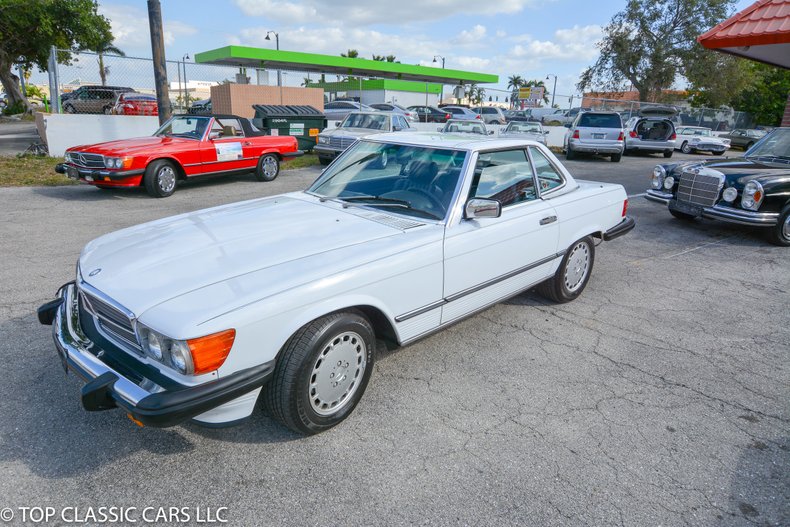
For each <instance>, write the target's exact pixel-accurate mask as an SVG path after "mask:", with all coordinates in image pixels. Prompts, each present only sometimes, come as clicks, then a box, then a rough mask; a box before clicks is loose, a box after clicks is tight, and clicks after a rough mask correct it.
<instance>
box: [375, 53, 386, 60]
mask: <svg viewBox="0 0 790 527" xmlns="http://www.w3.org/2000/svg"><path fill="white" fill-rule="evenodd" d="M373 60H377V61H379V62H384V55H376V54H375V53H374V54H373Z"/></svg>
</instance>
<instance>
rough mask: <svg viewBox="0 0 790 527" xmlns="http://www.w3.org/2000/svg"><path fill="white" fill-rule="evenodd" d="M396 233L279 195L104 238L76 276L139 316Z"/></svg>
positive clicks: (87, 255)
mask: <svg viewBox="0 0 790 527" xmlns="http://www.w3.org/2000/svg"><path fill="white" fill-rule="evenodd" d="M402 232H403V231H402V230H400V229H396V228H394V227H390V226H387V225H383V224H381V223H377V222H375V221H371V220H369V219H365V218H362V217H360V216H359V215H355V214H350V213H348V212H346V211H343V210H339V209H336V208H334V207H331V206H329V204H327V205H323V204H320V203H318V202H313V201H307V200H305V199H299V198H298V197H297V196H295V195H283V196H275V197H271V198H265V199H259V200H253V201H245V202H241V203H236V204H231V205H226V206H222V207H217V208H213V209H206V210H201V211H196V212H192V213H189V214H182V215H179V216H174V217H171V218H165V219H162V220H158V221H154V222H151V223H145V224H142V225H138V226H136V227H131V228H128V229H123V230H120V231H117V232H114V233H111V234H107V235H105V236H102V237H100V238H97V239H96V240H93V241H92V242H90V243H89V244H88V245H87V246H86V247H85V249H84V250H83V252H82V255H81V256H80V269H81V272H82V276H83V279H84V280H85V281H87V282H88V283H89V284H90V285H92V286H93V287H95V288H96V289H98V290H99V291H102V292H103V293H105V294H107V295H108V296H110V297H111V298H113V299H114V300H116V301H118V302H119V303H121V304H122V305H124V306H125V307H126V308H128V309H130V310H131V311H132V312H134V313H135V314H137V315H140V314H141V313H142V312H144V311H145V310H147V309H149V308H151V307H153V306H155V305H157V304H160V303H162V302H165V301H167V300H169V299H172V298H175V297H177V296H180V295H183V294H185V293H188V292H190V291H194V290H196V289H200V288H202V287H205V286H207V285H211V284H215V283H218V282H222V281H225V280H228V279H231V278H234V277H237V276H241V275H244V274H247V273H252V272H255V271H259V270H262V269H266V268H268V267H273V266H278V265H281V264H286V263H288V262H294V261H297V260H300V259H303V258H307V257H311V256H315V255H319V254H321V253H324V252H327V251H333V250H337V249H342V248H344V247H349V246H352V245H359V244H363V243H366V242H370V241H373V240H377V239H380V238H384V237H388V236H394V235H396V234H401V233H402ZM97 269H101V270H100V271H99V272H96V271H97ZM91 274H93V276H91Z"/></svg>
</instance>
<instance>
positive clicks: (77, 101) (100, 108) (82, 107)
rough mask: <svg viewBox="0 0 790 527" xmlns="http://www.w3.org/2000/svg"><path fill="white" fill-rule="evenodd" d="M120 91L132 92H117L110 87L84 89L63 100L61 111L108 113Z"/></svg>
mask: <svg viewBox="0 0 790 527" xmlns="http://www.w3.org/2000/svg"><path fill="white" fill-rule="evenodd" d="M77 91H79V90H77ZM120 93H133V92H118V91H114V90H111V89H99V90H97V89H92V90H84V91H81V92H79V93H78V94H77V95H76V96H75V97H71V98H69V99H66V100H65V101H64V102H63V111H64V112H66V113H103V114H107V115H109V114H110V113H111V112H112V108H113V106H115V101H116V99H118V95H119V94H120Z"/></svg>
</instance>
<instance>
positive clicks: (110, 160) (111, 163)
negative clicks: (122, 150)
mask: <svg viewBox="0 0 790 527" xmlns="http://www.w3.org/2000/svg"><path fill="white" fill-rule="evenodd" d="M104 166H105V167H106V168H113V167H115V158H114V157H105V158H104Z"/></svg>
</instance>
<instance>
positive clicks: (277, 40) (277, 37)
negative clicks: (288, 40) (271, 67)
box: [266, 31, 283, 86]
mask: <svg viewBox="0 0 790 527" xmlns="http://www.w3.org/2000/svg"><path fill="white" fill-rule="evenodd" d="M272 33H273V34H274V47H275V48H277V51H280V34H279V33H278V32H276V31H267V32H266V40H271V38H270V37H269V35H270V34H272ZM282 85H283V80H282V77H281V76H280V70H277V86H282Z"/></svg>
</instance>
